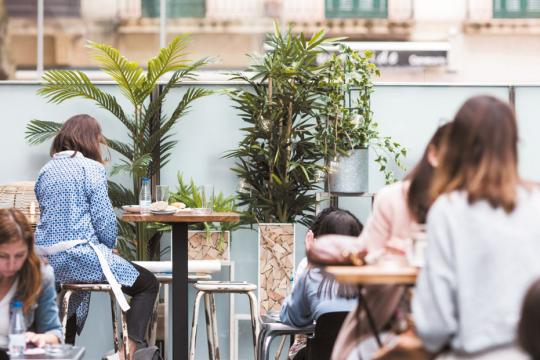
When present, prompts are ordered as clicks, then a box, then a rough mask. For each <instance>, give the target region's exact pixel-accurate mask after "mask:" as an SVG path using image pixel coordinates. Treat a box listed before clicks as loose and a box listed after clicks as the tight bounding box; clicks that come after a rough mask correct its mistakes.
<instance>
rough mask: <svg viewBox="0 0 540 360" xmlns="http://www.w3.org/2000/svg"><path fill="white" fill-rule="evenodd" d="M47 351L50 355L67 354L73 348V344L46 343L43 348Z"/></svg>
mask: <svg viewBox="0 0 540 360" xmlns="http://www.w3.org/2000/svg"><path fill="white" fill-rule="evenodd" d="M43 349H44V350H45V353H46V354H47V355H50V356H53V357H55V356H59V357H60V356H62V357H63V356H66V355H68V354H69V352H70V351H71V350H72V349H73V346H72V345H70V344H55V345H45V347H44V348H43Z"/></svg>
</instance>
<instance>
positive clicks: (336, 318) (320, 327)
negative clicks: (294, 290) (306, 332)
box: [306, 311, 349, 360]
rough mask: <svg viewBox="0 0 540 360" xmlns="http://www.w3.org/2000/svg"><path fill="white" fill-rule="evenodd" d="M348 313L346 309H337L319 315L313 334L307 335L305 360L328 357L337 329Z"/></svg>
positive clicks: (325, 358) (337, 332) (325, 359)
mask: <svg viewBox="0 0 540 360" xmlns="http://www.w3.org/2000/svg"><path fill="white" fill-rule="evenodd" d="M348 314H349V313H348V312H346V311H339V312H330V313H326V314H322V315H321V316H319V318H318V319H317V321H316V323H315V331H314V333H313V335H312V336H308V341H307V346H306V354H307V356H306V360H328V359H330V357H331V355H332V349H333V348H334V343H335V342H336V338H337V336H338V334H339V330H340V329H341V326H342V325H343V322H344V321H345V318H346V317H347V315H348Z"/></svg>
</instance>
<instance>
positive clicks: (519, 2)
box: [463, 0, 540, 35]
mask: <svg viewBox="0 0 540 360" xmlns="http://www.w3.org/2000/svg"><path fill="white" fill-rule="evenodd" d="M463 27H464V31H465V32H466V33H469V34H488V35H489V34H492V35H512V34H520V35H523V34H531V35H532V34H540V3H539V2H537V1H534V0H480V1H478V0H475V1H473V0H469V1H468V5H467V19H466V20H465V22H464V24H463Z"/></svg>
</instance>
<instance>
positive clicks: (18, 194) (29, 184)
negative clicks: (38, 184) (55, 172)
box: [0, 181, 40, 228]
mask: <svg viewBox="0 0 540 360" xmlns="http://www.w3.org/2000/svg"><path fill="white" fill-rule="evenodd" d="M34 184H35V183H34V182H33V181H19V182H14V183H10V184H4V185H0V208H15V209H18V210H20V211H21V212H22V213H23V214H24V215H26V218H27V219H28V221H29V222H30V225H31V226H32V227H33V228H34V227H35V226H36V224H37V223H38V222H39V215H40V213H39V204H38V201H37V199H36V195H35V194H34Z"/></svg>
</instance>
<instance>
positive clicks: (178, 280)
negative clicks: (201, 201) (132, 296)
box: [170, 223, 189, 360]
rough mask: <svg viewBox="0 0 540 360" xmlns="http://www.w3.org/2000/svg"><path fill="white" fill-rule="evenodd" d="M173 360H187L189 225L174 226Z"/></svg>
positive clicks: (174, 224)
mask: <svg viewBox="0 0 540 360" xmlns="http://www.w3.org/2000/svg"><path fill="white" fill-rule="evenodd" d="M171 247H172V274H173V277H172V318H173V323H172V336H171V337H170V339H171V342H172V358H173V360H185V359H187V358H188V356H189V346H188V224H186V223H173V224H172V242H171Z"/></svg>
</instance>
